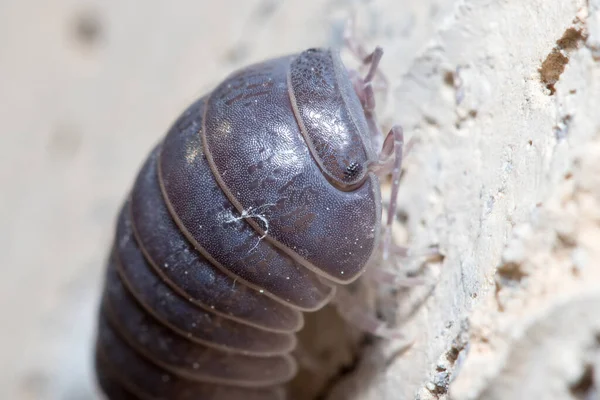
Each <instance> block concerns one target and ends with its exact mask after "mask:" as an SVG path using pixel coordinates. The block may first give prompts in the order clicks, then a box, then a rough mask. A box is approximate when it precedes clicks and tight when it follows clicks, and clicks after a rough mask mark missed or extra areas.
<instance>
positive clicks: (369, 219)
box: [95, 48, 402, 400]
mask: <svg viewBox="0 0 600 400" xmlns="http://www.w3.org/2000/svg"><path fill="white" fill-rule="evenodd" d="M381 55H382V51H381V49H380V48H377V49H376V50H375V51H374V52H373V53H372V54H371V55H370V56H368V57H366V58H365V62H366V63H369V64H370V69H369V72H368V74H367V76H366V77H365V78H364V79H363V78H360V77H359V76H358V75H357V74H356V73H354V72H352V71H349V70H347V69H346V68H345V67H344V64H343V63H342V61H341V58H340V56H339V53H338V51H337V50H333V49H322V48H319V49H308V50H306V51H303V52H301V53H298V54H293V55H287V56H282V57H278V58H274V59H270V60H267V61H263V62H260V63H256V64H253V65H250V66H247V67H245V68H242V69H240V70H238V71H236V72H234V73H232V74H231V75H230V76H229V77H227V78H226V79H225V80H224V81H223V82H222V83H221V84H219V85H218V86H217V87H216V88H215V89H214V90H213V91H212V92H211V93H209V94H207V95H205V96H203V97H201V98H199V99H198V100H197V101H195V102H194V103H193V104H192V105H190V106H189V107H188V108H187V109H186V110H185V111H184V112H183V113H182V114H181V115H180V116H179V117H178V118H177V120H176V121H175V122H174V123H173V125H172V126H171V128H170V129H169V131H168V133H167V134H166V136H165V138H164V139H163V140H162V141H161V142H160V143H159V144H158V145H157V146H156V147H155V148H154V149H153V151H152V152H151V154H150V155H149V157H148V158H147V159H146V161H145V163H144V165H143V167H142V168H141V169H140V171H139V173H138V175H137V177H136V179H135V182H134V185H133V189H132V190H131V192H130V194H129V196H128V198H127V200H126V201H125V202H124V205H123V206H122V208H121V211H120V214H119V216H118V220H117V224H116V225H117V226H116V233H115V239H114V243H113V246H112V250H111V253H110V258H109V262H108V266H107V269H106V276H105V282H104V291H103V296H102V301H101V306H100V311H99V320H98V333H97V339H96V346H95V362H96V377H97V381H98V383H99V385H100V387H101V389H102V391H103V392H104V394H105V395H106V396H107V397H108V398H109V399H111V400H119V399H171V400H172V399H181V400H188V399H228V400H235V399H242V398H243V399H245V400H253V399H267V400H268V399H283V398H285V395H286V394H285V392H284V384H285V383H286V382H287V381H289V380H290V379H291V378H292V377H293V376H294V375H295V373H296V370H297V367H296V363H295V361H294V359H293V358H292V356H291V352H292V350H293V349H294V348H295V346H296V338H295V333H296V332H297V331H299V330H300V329H301V328H302V325H303V312H309V311H315V310H318V309H320V308H322V307H323V306H324V305H325V304H327V303H328V302H329V301H330V300H331V299H332V297H333V296H334V293H335V288H336V286H337V285H343V284H347V283H349V282H352V281H354V280H355V279H356V278H357V277H358V276H360V275H361V273H362V272H363V270H364V269H365V266H366V265H367V264H368V262H369V260H370V259H371V258H372V257H373V255H374V254H375V253H376V251H375V249H376V248H377V247H378V246H379V245H380V244H381V243H382V242H385V240H382V237H385V236H384V235H382V234H381V231H382V205H381V204H382V202H381V194H380V183H379V175H381V174H385V173H390V172H392V175H393V177H394V179H395V182H396V183H397V180H398V174H399V168H400V160H401V157H400V155H401V153H402V151H401V150H402V132H401V130H399V129H398V128H393V129H392V131H391V132H390V133H389V134H388V135H387V136H386V137H385V139H384V137H383V136H382V135H381V133H380V132H379V130H378V128H377V127H376V121H375V117H374V113H373V107H374V102H373V89H372V85H371V80H372V79H373V76H374V74H375V71H376V68H377V64H378V62H379V59H380V58H381ZM379 149H381V150H379ZM378 174H379V175H378ZM396 186H397V185H395V186H393V188H394V189H393V191H392V192H393V193H392V205H391V209H392V211H389V212H388V220H391V215H392V214H393V208H394V207H395V201H394V199H395V197H394V196H395V192H396V189H397V188H396Z"/></svg>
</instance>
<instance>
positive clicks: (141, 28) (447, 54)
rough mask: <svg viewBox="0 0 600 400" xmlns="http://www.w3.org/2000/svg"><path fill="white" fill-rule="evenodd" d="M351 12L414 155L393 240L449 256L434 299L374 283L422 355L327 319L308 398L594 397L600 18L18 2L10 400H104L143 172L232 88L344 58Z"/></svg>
mask: <svg viewBox="0 0 600 400" xmlns="http://www.w3.org/2000/svg"><path fill="white" fill-rule="evenodd" d="M232 10H236V13H233V12H232ZM352 10H355V11H356V13H357V16H358V28H359V33H360V34H361V35H362V36H364V38H365V41H366V43H367V44H368V45H370V46H373V45H375V44H379V45H381V46H383V47H384V50H385V55H384V59H383V62H382V69H383V71H384V72H385V74H386V75H387V76H388V78H389V80H390V82H391V90H390V94H389V96H388V97H387V98H383V99H379V100H380V102H379V105H380V112H379V113H380V116H381V117H382V123H383V124H384V125H385V126H387V127H389V126H390V125H391V124H392V123H396V122H397V123H400V124H402V125H403V126H404V129H405V131H406V133H407V135H408V136H412V137H415V138H417V139H418V142H417V143H416V145H415V146H414V148H413V150H412V152H411V154H410V156H409V158H408V159H407V161H406V164H405V174H404V176H403V179H402V190H401V193H400V197H401V199H400V207H401V211H402V212H401V214H402V216H403V218H402V221H401V222H402V224H399V225H398V228H399V229H397V233H398V237H399V238H401V239H405V240H407V241H408V243H410V245H411V246H413V247H417V248H418V247H423V246H427V245H429V244H438V245H439V247H440V249H441V251H442V253H443V255H444V258H443V261H442V262H438V263H434V264H431V265H429V266H428V267H427V273H429V275H430V276H431V277H432V278H433V279H435V281H436V285H435V287H434V290H433V291H432V292H431V295H429V296H425V294H427V293H428V290H425V289H423V288H417V289H415V290H411V291H404V290H400V291H389V290H386V291H384V290H380V288H366V289H367V290H366V292H367V295H365V297H368V298H369V300H370V301H371V303H370V304H373V305H374V307H377V308H378V311H379V314H381V315H382V316H384V317H386V318H387V319H388V320H389V321H395V322H397V323H398V326H399V329H401V331H402V332H404V333H405V334H406V335H407V337H408V338H409V339H413V340H414V342H413V344H412V346H410V347H408V348H406V347H405V346H404V344H405V343H406V342H405V340H384V341H382V340H368V339H364V338H361V337H360V335H359V334H358V333H357V332H356V331H355V330H353V329H352V328H350V327H348V326H346V325H344V324H343V323H342V322H341V320H339V318H337V319H336V317H335V310H334V309H332V308H328V309H327V310H326V311H324V312H323V313H317V314H315V315H312V316H311V317H310V318H309V322H310V323H309V324H308V327H307V331H306V332H304V333H303V342H302V343H303V349H304V350H305V353H306V354H305V355H306V357H305V365H306V369H305V370H304V371H303V372H302V374H301V375H300V376H299V378H298V380H297V381H296V382H294V385H295V386H294V388H295V392H296V394H297V397H298V398H303V399H306V398H311V397H314V396H317V395H318V396H320V398H322V399H400V400H402V399H414V398H420V399H435V398H440V399H444V398H450V396H451V397H452V398H453V399H459V400H462V399H465V400H466V399H482V400H483V399H486V400H487V399H531V398H543V399H586V400H588V399H592V398H594V397H593V396H596V397H595V398H598V397H599V396H600V395H598V392H594V391H595V390H598V387H600V313H599V312H597V310H598V309H599V308H600V162H598V159H599V157H600V112H599V110H600V66H599V62H600V0H587V1H585V0H523V1H503V0H454V1H452V0H404V1H398V0H374V1H343V0H329V1H327V0H319V1H312V2H304V1H296V0H294V1H286V2H284V1H277V0H260V1H259V0H247V1H234V0H224V1H220V2H213V1H192V0H186V1H180V2H178V3H177V5H173V4H170V3H167V2H160V1H144V2H133V1H130V2H123V1H109V2H100V1H93V0H86V1H73V0H53V1H40V0H25V1H23V0H19V1H17V0H6V1H4V2H2V3H1V4H0V127H1V129H2V132H3V133H2V134H1V135H0V163H2V165H1V168H0V184H1V187H2V188H3V189H2V196H0V220H1V221H2V228H1V229H0V235H1V239H2V240H0V250H1V251H0V264H1V265H2V268H3V274H4V275H3V279H2V280H0V293H2V294H1V295H0V296H1V299H2V301H1V302H0V312H1V314H2V315H3V323H2V326H3V329H2V331H1V334H0V335H1V338H2V340H1V341H0V354H2V357H1V358H0V363H1V364H0V370H1V371H2V374H0V398H6V399H49V400H50V399H60V400H63V399H73V400H75V399H93V398H96V397H97V394H96V392H95V389H94V386H93V377H92V374H91V360H90V352H89V350H90V349H89V345H90V343H91V341H92V339H93V335H94V333H93V329H94V324H95V309H96V307H97V301H98V296H99V290H100V284H101V277H102V269H103V267H104V265H103V263H104V260H105V259H106V254H107V250H108V246H109V244H110V240H111V237H112V234H113V224H114V218H115V215H116V211H117V209H118V207H119V205H120V203H121V201H122V200H123V198H124V197H125V196H126V194H127V190H128V189H129V187H130V185H131V183H132V180H133V178H134V176H135V174H136V172H137V168H138V167H139V165H140V163H141V161H142V160H143V158H144V157H145V156H146V154H147V152H148V151H149V150H150V149H151V147H152V146H153V145H154V143H155V142H156V141H157V140H158V139H159V138H160V137H162V135H163V134H164V133H165V131H166V129H167V128H168V125H169V124H170V123H171V122H172V120H173V119H174V118H175V117H176V116H177V115H178V113H179V112H181V110H182V109H183V108H184V107H185V106H186V105H187V104H188V103H189V102H191V101H192V100H193V99H194V98H196V97H197V96H199V95H200V94H202V93H203V92H205V91H206V90H209V89H210V88H211V87H212V86H213V85H214V84H215V83H217V82H218V81H219V80H220V79H222V78H223V77H224V76H225V75H226V74H228V73H229V72H231V71H232V70H233V69H235V68H237V67H238V66H241V65H244V64H247V63H249V62H253V61H258V60H260V59H263V58H265V57H270V56H274V55H279V54H283V53H288V52H293V51H297V50H300V49H302V48H306V47H309V46H315V45H327V44H333V45H337V44H339V43H340V34H341V29H342V26H343V21H344V19H345V18H346V17H347V16H348V13H349V12H351V11H352ZM345 58H346V59H348V60H349V61H350V60H351V58H350V57H348V55H347V54H346V57H345ZM419 303H422V304H419ZM414 304H419V307H418V308H417V310H416V312H415V313H412V311H414V310H413V309H412V307H411V305H414ZM336 321H337V322H336ZM325 324H327V325H325ZM324 327H327V329H325V328H324ZM315 362H316V363H315ZM586 396H587V397H586Z"/></svg>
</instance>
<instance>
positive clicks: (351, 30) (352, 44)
mask: <svg viewBox="0 0 600 400" xmlns="http://www.w3.org/2000/svg"><path fill="white" fill-rule="evenodd" d="M344 44H345V45H346V47H347V48H348V50H350V52H351V53H352V54H353V55H354V57H356V58H357V59H358V60H359V61H360V63H361V64H362V65H367V64H369V63H371V62H372V59H373V55H374V52H373V53H371V54H369V53H367V50H366V49H365V46H364V45H363V44H362V43H361V41H360V40H359V39H358V35H357V34H356V24H355V16H354V15H352V16H351V17H349V18H348V20H347V21H346V26H345V28H344ZM374 73H376V74H377V79H378V81H379V82H378V86H377V89H381V90H383V92H384V93H385V94H387V91H388V88H389V84H388V80H387V78H386V77H385V75H384V74H383V72H381V71H379V70H376V71H374Z"/></svg>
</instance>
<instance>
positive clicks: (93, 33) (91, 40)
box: [73, 10, 102, 47]
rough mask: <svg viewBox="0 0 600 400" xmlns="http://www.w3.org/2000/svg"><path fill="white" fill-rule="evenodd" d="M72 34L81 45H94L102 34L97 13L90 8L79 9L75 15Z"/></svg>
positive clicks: (100, 22)
mask: <svg viewBox="0 0 600 400" xmlns="http://www.w3.org/2000/svg"><path fill="white" fill-rule="evenodd" d="M73 35H74V37H75V40H76V41H77V42H78V43H79V44H80V45H82V46H86V47H93V46H95V45H96V44H97V43H98V42H99V40H100V38H101V36H102V21H101V20H100V17H99V15H98V13H96V12H93V11H91V10H86V11H81V12H79V14H77V15H76V16H75V20H74V23H73Z"/></svg>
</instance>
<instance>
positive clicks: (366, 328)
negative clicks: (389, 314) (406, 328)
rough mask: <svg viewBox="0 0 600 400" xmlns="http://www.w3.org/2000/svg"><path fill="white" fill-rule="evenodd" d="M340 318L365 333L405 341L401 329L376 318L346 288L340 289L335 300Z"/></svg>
mask: <svg viewBox="0 0 600 400" xmlns="http://www.w3.org/2000/svg"><path fill="white" fill-rule="evenodd" d="M333 304H334V305H335V306H336V308H337V310H338V312H339V314H340V316H341V317H342V318H344V319H345V320H346V321H347V322H348V323H350V324H352V325H354V326H355V327H357V328H358V329H360V330H361V331H363V332H367V333H370V334H372V335H375V336H378V337H381V338H386V339H404V340H406V337H405V336H404V335H403V334H402V332H401V331H400V330H399V329H395V328H392V327H390V326H388V325H387V324H386V323H385V322H384V321H381V320H380V319H378V318H377V317H375V315H374V313H373V311H371V310H368V309H367V308H366V307H365V306H364V305H363V304H362V303H360V302H359V301H358V300H357V299H356V297H355V296H353V294H352V292H351V291H350V290H349V289H348V288H346V287H339V288H338V291H337V292H336V296H335V297H334V299H333Z"/></svg>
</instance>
